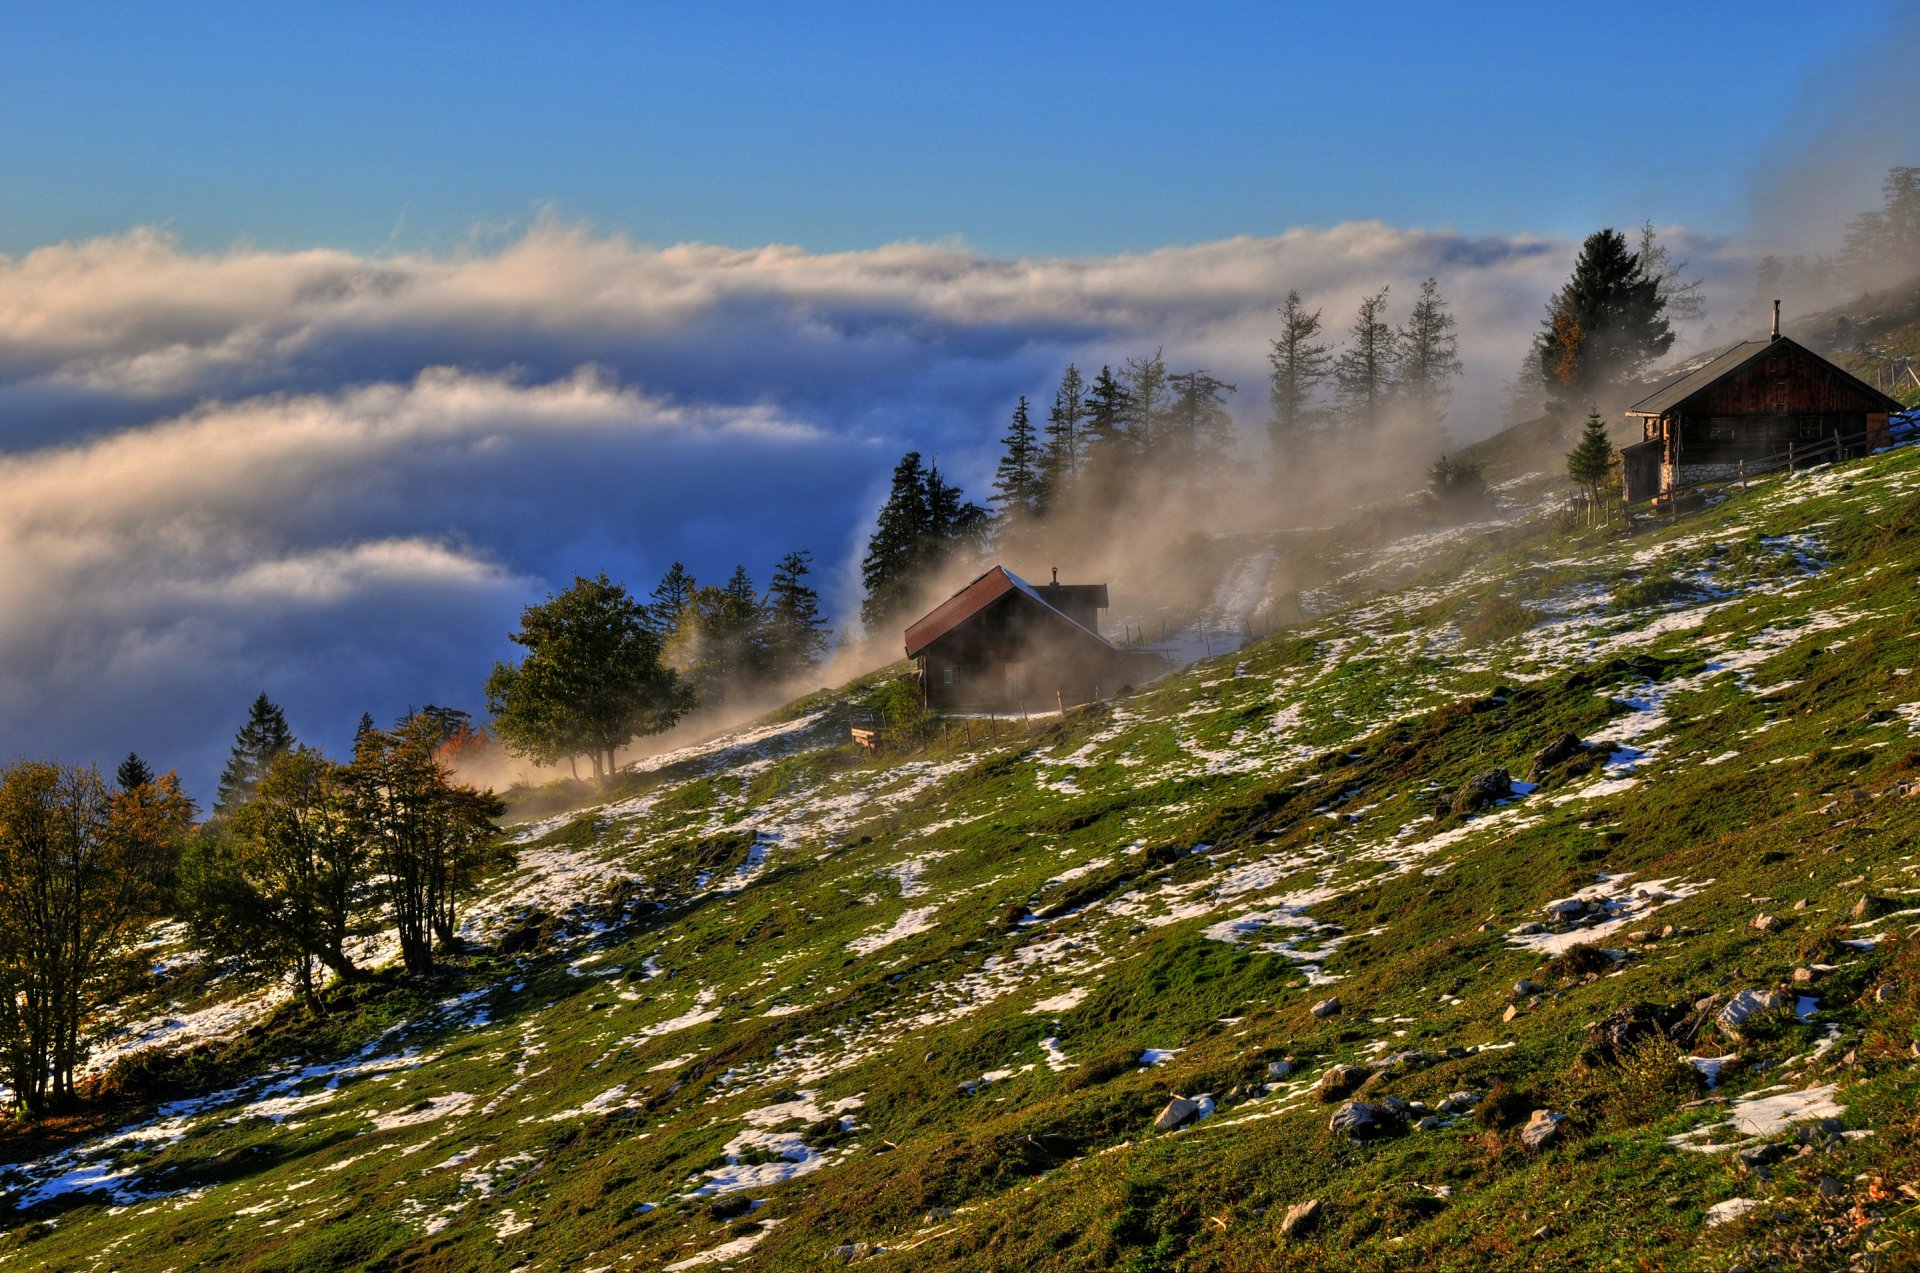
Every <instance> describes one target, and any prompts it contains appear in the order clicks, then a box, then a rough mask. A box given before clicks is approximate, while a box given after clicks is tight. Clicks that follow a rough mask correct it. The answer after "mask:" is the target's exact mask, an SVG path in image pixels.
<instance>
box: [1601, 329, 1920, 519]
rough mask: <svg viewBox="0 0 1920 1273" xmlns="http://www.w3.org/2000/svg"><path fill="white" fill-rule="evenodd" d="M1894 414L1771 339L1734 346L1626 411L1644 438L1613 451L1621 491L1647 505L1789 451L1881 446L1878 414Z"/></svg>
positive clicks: (1878, 396)
mask: <svg viewBox="0 0 1920 1273" xmlns="http://www.w3.org/2000/svg"><path fill="white" fill-rule="evenodd" d="M1776 326H1777V324H1776ZM1902 409H1903V408H1902V407H1901V404H1900V403H1899V402H1898V401H1897V400H1896V399H1893V398H1890V397H1888V396H1887V395H1886V394H1884V393H1882V392H1880V390H1878V389H1876V388H1874V387H1873V386H1872V385H1870V384H1868V383H1867V382H1866V381H1864V380H1861V379H1859V378H1858V377H1856V376H1852V375H1849V374H1848V373H1847V372H1845V371H1842V370H1841V369H1840V368H1838V367H1836V366H1834V365H1833V364H1832V363H1830V362H1828V361H1827V360H1826V359H1825V358H1822V357H1821V356H1820V355H1819V354H1816V353H1814V352H1813V351H1812V350H1810V349H1808V348H1807V347H1806V346H1805V345H1802V344H1800V343H1798V342H1797V341H1794V340H1790V339H1788V338H1787V337H1785V336H1781V335H1780V334H1778V332H1777V331H1776V332H1775V334H1774V335H1773V337H1772V338H1771V339H1770V340H1749V341H1742V342H1741V343H1740V344H1738V345H1735V346H1734V347H1733V348H1731V349H1729V350H1727V351H1726V352H1725V353H1723V354H1721V355H1720V356H1719V357H1717V358H1715V359H1713V361H1711V362H1709V363H1707V364H1706V365H1705V366H1702V367H1698V368H1696V369H1694V370H1693V371H1690V372H1687V373H1686V374H1685V375H1682V376H1679V377H1676V378H1675V379H1674V380H1672V381H1670V382H1669V383H1667V384H1665V385H1662V386H1661V387H1660V388H1659V389H1657V390H1655V391H1654V392H1653V393H1651V394H1649V395H1648V396H1647V397H1646V398H1644V399H1643V400H1641V401H1640V402H1637V403H1635V404H1634V405H1633V406H1632V407H1631V408H1629V409H1628V411H1627V414H1628V415H1629V416H1633V417H1636V418H1638V419H1639V420H1640V422H1641V425H1642V429H1643V440H1642V441H1640V442H1638V443H1635V444H1634V445H1632V446H1629V447H1626V448H1624V449H1623V450H1622V451H1621V453H1620V456H1621V478H1622V487H1623V490H1622V493H1623V494H1624V495H1625V497H1626V499H1627V500H1628V502H1630V503H1631V502H1634V501H1638V500H1644V499H1654V498H1658V497H1660V496H1663V495H1667V494H1670V493H1671V492H1673V491H1674V489H1675V488H1677V487H1684V486H1688V485H1691V484H1693V483H1696V482H1712V481H1720V480H1725V479H1730V478H1734V477H1738V476H1740V475H1741V474H1742V473H1743V472H1746V471H1749V470H1755V469H1758V468H1759V467H1761V466H1763V465H1767V464H1769V463H1772V462H1776V461H1781V460H1783V458H1784V457H1786V456H1788V455H1789V454H1792V453H1795V452H1798V453H1803V454H1812V453H1815V452H1821V453H1824V454H1828V455H1831V454H1834V453H1836V451H1837V452H1838V453H1845V454H1865V453H1866V452H1868V451H1870V450H1873V449H1874V448H1875V447H1880V446H1885V445H1886V443H1887V416H1888V414H1889V413H1890V412H1897V411H1900V410H1902ZM1836 444H1837V445H1836Z"/></svg>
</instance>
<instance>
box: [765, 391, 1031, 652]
mask: <svg viewBox="0 0 1920 1273" xmlns="http://www.w3.org/2000/svg"><path fill="white" fill-rule="evenodd" d="M1022 401H1024V399H1023V400H1022ZM812 569H813V554H812V553H810V552H806V551H804V550H802V551H800V552H791V553H788V554H787V555H786V556H784V557H782V558H781V559H780V564H779V565H777V566H775V567H774V568H773V579H772V580H771V581H770V582H769V583H768V585H767V611H768V613H767V634H768V646H769V651H770V654H771V657H772V662H773V669H774V674H775V675H776V676H779V677H783V678H784V677H790V676H797V675H799V674H800V673H802V672H806V671H808V670H810V669H811V668H813V667H815V666H817V665H818V664H819V662H820V659H821V657H822V656H823V655H824V654H825V653H826V651H827V621H826V618H825V616H823V615H822V614H821V613H820V594H819V593H817V592H815V591H814V590H813V589H812V588H811V587H810V586H808V584H807V583H806V582H805V580H806V577H807V575H808V574H809V573H810V572H811V571H812Z"/></svg>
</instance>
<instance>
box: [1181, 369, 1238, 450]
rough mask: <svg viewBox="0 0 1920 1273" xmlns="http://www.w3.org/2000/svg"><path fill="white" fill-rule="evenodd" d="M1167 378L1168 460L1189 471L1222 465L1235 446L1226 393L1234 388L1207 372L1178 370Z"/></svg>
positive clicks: (1233, 390)
mask: <svg viewBox="0 0 1920 1273" xmlns="http://www.w3.org/2000/svg"><path fill="white" fill-rule="evenodd" d="M1167 379H1168V381H1169V382H1170V383H1171V384H1172V386H1173V405H1172V406H1171V407H1170V408H1169V409H1168V411H1167V416H1166V428H1165V430H1164V432H1165V435H1166V436H1165V445H1164V447H1163V453H1164V454H1165V455H1166V457H1167V459H1168V462H1169V463H1170V464H1171V465H1173V466H1174V467H1175V468H1176V470H1177V471H1182V472H1187V473H1191V472H1194V471H1196V470H1201V471H1204V470H1205V469H1207V468H1209V467H1212V466H1215V465H1218V464H1220V463H1221V462H1222V461H1224V460H1225V459H1226V458H1227V455H1228V452H1229V451H1231V449H1232V447H1233V417H1232V416H1231V415H1229V414H1228V413H1227V398H1226V396H1227V395H1228V394H1230V393H1233V392H1235V391H1236V390H1235V387H1234V386H1233V385H1230V384H1228V383H1227V382H1226V381H1224V380H1222V379H1220V377H1218V376H1213V375H1209V374H1207V373H1206V372H1204V371H1183V372H1178V373H1176V374H1174V375H1172V376H1169V377H1167Z"/></svg>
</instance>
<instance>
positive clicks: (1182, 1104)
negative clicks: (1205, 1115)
mask: <svg viewBox="0 0 1920 1273" xmlns="http://www.w3.org/2000/svg"><path fill="white" fill-rule="evenodd" d="M1199 1112H1200V1103H1199V1102H1198V1101H1190V1100H1188V1099H1187V1098H1186V1097H1184V1096H1176V1097H1174V1098H1173V1099H1172V1100H1170V1101H1168V1102H1167V1107H1166V1108H1165V1109H1163V1110H1161V1111H1160V1113H1159V1114H1158V1115H1156V1116H1155V1118H1154V1120H1153V1130H1155V1131H1157V1132H1170V1131H1172V1130H1173V1129H1174V1128H1176V1127H1179V1126H1182V1125H1183V1124H1186V1123H1189V1122H1191V1121H1192V1120H1193V1117H1194V1115H1196V1114H1198V1113H1199Z"/></svg>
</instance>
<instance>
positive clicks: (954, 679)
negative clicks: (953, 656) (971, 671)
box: [940, 663, 959, 685]
mask: <svg viewBox="0 0 1920 1273" xmlns="http://www.w3.org/2000/svg"><path fill="white" fill-rule="evenodd" d="M958 671H959V669H958V668H956V667H954V665H953V664H951V663H949V664H947V665H946V666H945V667H943V668H941V669H940V682H941V684H943V685H954V684H958V682H959V677H958V676H957V675H955V674H956V673H957V672H958Z"/></svg>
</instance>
